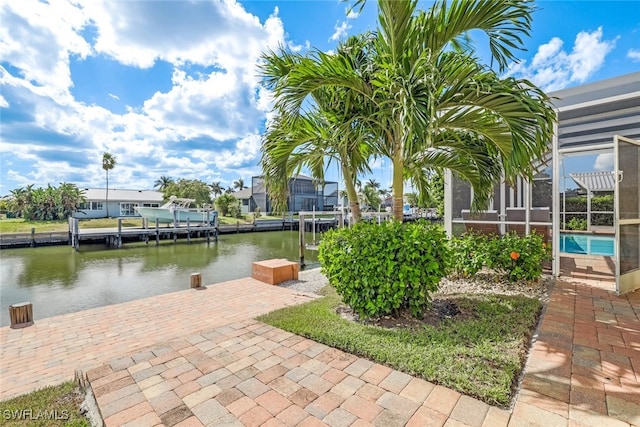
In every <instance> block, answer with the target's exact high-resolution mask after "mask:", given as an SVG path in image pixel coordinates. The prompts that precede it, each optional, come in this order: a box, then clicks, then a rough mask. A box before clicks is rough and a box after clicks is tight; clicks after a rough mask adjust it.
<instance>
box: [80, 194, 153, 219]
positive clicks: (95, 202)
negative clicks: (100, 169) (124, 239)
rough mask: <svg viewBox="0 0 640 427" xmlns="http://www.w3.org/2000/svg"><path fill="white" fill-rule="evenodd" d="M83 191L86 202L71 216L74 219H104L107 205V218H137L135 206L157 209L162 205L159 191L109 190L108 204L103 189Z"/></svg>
mask: <svg viewBox="0 0 640 427" xmlns="http://www.w3.org/2000/svg"><path fill="white" fill-rule="evenodd" d="M83 191H84V197H85V199H86V202H85V203H83V204H82V205H81V206H80V208H79V210H78V211H77V212H76V213H74V214H73V217H74V218H79V219H83V218H105V217H106V216H107V204H108V207H109V209H108V216H109V217H132V216H139V215H138V213H137V212H136V210H135V209H134V208H135V207H136V206H144V207H152V208H157V207H159V206H160V205H162V204H163V198H162V197H163V196H162V193H161V192H159V191H152V190H117V189H109V196H108V202H107V191H106V189H104V188H85V189H84V190H83Z"/></svg>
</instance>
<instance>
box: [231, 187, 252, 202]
mask: <svg viewBox="0 0 640 427" xmlns="http://www.w3.org/2000/svg"><path fill="white" fill-rule="evenodd" d="M251 194H252V189H251V188H243V189H242V190H240V191H236V192H235V193H233V194H232V196H233V197H235V198H236V199H240V200H244V199H250V198H251Z"/></svg>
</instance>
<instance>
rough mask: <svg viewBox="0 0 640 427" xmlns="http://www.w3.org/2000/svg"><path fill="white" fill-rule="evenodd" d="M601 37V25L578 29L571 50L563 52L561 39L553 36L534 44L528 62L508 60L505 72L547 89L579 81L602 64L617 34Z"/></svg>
mask: <svg viewBox="0 0 640 427" xmlns="http://www.w3.org/2000/svg"><path fill="white" fill-rule="evenodd" d="M602 37H603V35H602V27H600V28H598V29H597V30H595V31H593V32H586V31H581V32H580V33H578V35H577V36H576V39H575V42H574V45H573V48H572V50H571V52H566V51H565V50H564V49H563V45H564V42H563V41H562V40H561V39H560V38H558V37H554V38H552V39H551V40H550V41H549V42H548V43H545V44H543V45H540V46H539V47H538V51H537V52H536V54H535V56H534V57H533V59H532V60H531V64H530V65H527V63H526V61H523V62H521V63H518V64H512V65H511V67H510V69H509V72H508V75H516V76H522V77H525V78H527V79H529V80H531V81H533V82H534V83H535V84H536V85H537V86H540V87H541V88H542V89H544V90H547V91H553V90H559V89H563V88H565V87H566V86H568V85H569V84H571V83H583V82H585V81H586V80H587V79H588V78H589V77H591V76H592V75H593V74H594V73H595V72H596V71H598V70H599V69H600V68H601V67H602V66H603V64H604V62H605V58H606V56H607V54H608V53H609V52H611V51H612V50H613V48H614V47H615V44H616V40H617V38H616V39H613V40H602Z"/></svg>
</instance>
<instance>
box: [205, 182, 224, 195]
mask: <svg viewBox="0 0 640 427" xmlns="http://www.w3.org/2000/svg"><path fill="white" fill-rule="evenodd" d="M209 187H211V192H212V193H213V197H218V196H219V195H221V194H222V193H224V187H223V186H222V184H221V183H220V181H217V182H214V183H212V184H209Z"/></svg>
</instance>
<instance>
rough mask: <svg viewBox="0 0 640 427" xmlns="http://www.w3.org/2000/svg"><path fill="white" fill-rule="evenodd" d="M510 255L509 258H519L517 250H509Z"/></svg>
mask: <svg viewBox="0 0 640 427" xmlns="http://www.w3.org/2000/svg"><path fill="white" fill-rule="evenodd" d="M510 256H511V259H512V260H514V261H515V260H517V259H518V258H520V253H519V252H511V254H510Z"/></svg>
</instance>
